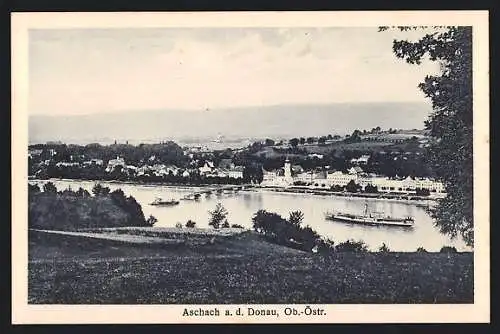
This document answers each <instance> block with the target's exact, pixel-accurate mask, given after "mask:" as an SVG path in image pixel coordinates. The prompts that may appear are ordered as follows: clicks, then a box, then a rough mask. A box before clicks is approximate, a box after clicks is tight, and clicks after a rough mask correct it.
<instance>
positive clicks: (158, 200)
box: [149, 198, 180, 206]
mask: <svg viewBox="0 0 500 334" xmlns="http://www.w3.org/2000/svg"><path fill="white" fill-rule="evenodd" d="M179 203H180V202H179V201H177V200H174V199H171V200H168V201H164V200H162V199H161V198H156V199H155V200H154V201H153V202H151V203H149V205H156V206H172V205H177V204H179Z"/></svg>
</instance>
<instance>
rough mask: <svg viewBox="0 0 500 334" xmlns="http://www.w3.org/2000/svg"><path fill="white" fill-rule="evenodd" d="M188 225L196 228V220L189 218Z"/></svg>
mask: <svg viewBox="0 0 500 334" xmlns="http://www.w3.org/2000/svg"><path fill="white" fill-rule="evenodd" d="M186 227H187V228H195V227H196V222H194V221H192V220H191V219H189V220H188V221H187V222H186Z"/></svg>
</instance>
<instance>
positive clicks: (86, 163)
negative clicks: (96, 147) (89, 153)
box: [83, 159, 104, 166]
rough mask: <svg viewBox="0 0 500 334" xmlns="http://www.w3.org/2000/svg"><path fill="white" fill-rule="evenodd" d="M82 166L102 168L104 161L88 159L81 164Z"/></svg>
mask: <svg viewBox="0 0 500 334" xmlns="http://www.w3.org/2000/svg"><path fill="white" fill-rule="evenodd" d="M83 165H84V166H103V165H104V161H103V160H102V159H90V160H87V161H84V162H83Z"/></svg>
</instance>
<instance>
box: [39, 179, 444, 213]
mask: <svg viewBox="0 0 500 334" xmlns="http://www.w3.org/2000/svg"><path fill="white" fill-rule="evenodd" d="M29 181H31V182H48V181H63V182H95V183H103V184H106V183H108V184H114V185H116V184H125V185H138V186H144V187H167V188H171V189H183V190H188V189H199V188H216V187H223V186H235V187H237V186H241V185H237V184H198V185H189V184H171V183H161V182H140V181H116V180H109V181H108V180H82V179H47V180H42V179H30V180H29ZM238 191H243V192H244V191H268V192H275V193H292V194H305V195H316V196H334V197H342V198H366V199H373V200H380V201H386V202H395V203H407V204H414V205H418V206H423V207H429V206H432V205H434V204H435V203H436V201H437V200H438V199H437V198H433V197H426V196H417V195H403V194H387V193H377V194H372V193H349V192H338V191H332V190H324V189H315V188H306V187H296V186H294V187H289V188H282V187H267V186H266V187H263V186H259V185H252V186H251V188H247V189H245V190H238Z"/></svg>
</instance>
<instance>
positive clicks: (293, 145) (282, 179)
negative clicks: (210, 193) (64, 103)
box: [28, 128, 446, 198]
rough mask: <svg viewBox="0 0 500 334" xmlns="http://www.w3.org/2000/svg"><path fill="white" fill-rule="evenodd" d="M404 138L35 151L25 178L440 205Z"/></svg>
mask: <svg viewBox="0 0 500 334" xmlns="http://www.w3.org/2000/svg"><path fill="white" fill-rule="evenodd" d="M407 132H408V131H406V132H405V131H397V130H393V129H389V130H387V131H383V130H381V129H380V128H374V129H372V130H370V131H366V130H363V131H360V130H355V131H354V132H353V134H352V135H347V136H345V137H343V138H342V137H340V136H338V135H335V136H332V135H328V136H322V137H317V138H314V137H308V138H292V139H290V140H289V141H288V142H286V141H283V140H281V141H279V142H277V141H274V140H272V139H265V140H263V141H257V142H254V143H253V144H251V145H248V147H245V148H240V149H226V150H210V149H209V148H208V147H204V146H184V147H180V146H179V145H178V144H176V143H174V142H172V141H168V142H161V143H159V144H141V145H138V146H133V145H130V144H128V143H125V144H119V143H115V144H113V145H109V146H102V145H99V144H89V145H86V146H78V145H65V144H62V143H46V144H37V145H31V146H30V148H29V152H28V157H29V175H30V178H39V179H47V178H68V179H91V180H118V181H136V182H144V183H147V182H156V183H165V184H188V185H205V184H253V185H255V186H260V187H263V188H273V189H284V190H294V189H313V190H325V191H329V192H349V193H358V192H359V193H368V194H370V193H371V194H374V193H381V194H389V195H390V194H393V195H398V194H399V195H400V194H407V195H416V196H426V197H429V198H442V197H444V196H445V195H446V194H445V189H444V187H443V184H442V183H441V182H438V181H435V180H434V179H433V177H432V173H431V172H429V171H428V170H427V169H426V166H425V158H423V157H422V154H423V153H422V152H421V150H419V149H422V148H425V145H426V144H427V143H428V138H427V137H426V136H424V135H421V134H419V133H415V131H414V132H412V133H411V136H410V135H408V133H407ZM415 134H417V135H418V136H417V135H415ZM219 140H220V139H219ZM353 148H355V149H353ZM398 172H399V173H400V174H399V175H398Z"/></svg>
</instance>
